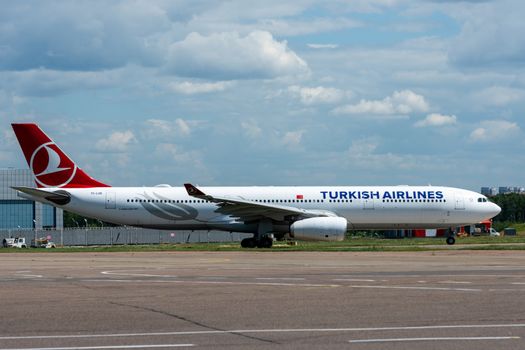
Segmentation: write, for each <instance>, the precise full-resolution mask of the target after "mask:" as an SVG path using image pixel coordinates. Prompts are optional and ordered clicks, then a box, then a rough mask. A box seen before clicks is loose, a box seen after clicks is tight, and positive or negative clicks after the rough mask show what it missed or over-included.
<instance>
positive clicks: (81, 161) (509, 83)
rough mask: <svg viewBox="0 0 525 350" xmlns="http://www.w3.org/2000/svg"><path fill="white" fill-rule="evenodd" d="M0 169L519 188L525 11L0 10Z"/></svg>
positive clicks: (442, 2)
mask: <svg viewBox="0 0 525 350" xmlns="http://www.w3.org/2000/svg"><path fill="white" fill-rule="evenodd" d="M0 8H1V9H2V10H1V11H0V131H1V134H0V136H1V137H0V167H3V168H7V167H15V168H27V164H26V163H25V160H24V159H23V156H22V153H21V151H20V148H19V146H18V143H17V142H16V139H15V137H14V134H13V132H12V129H11V127H10V123H12V122H36V123H38V124H39V125H40V126H41V127H42V128H43V129H44V130H45V132H46V133H47V134H48V135H49V136H50V137H51V138H52V139H53V140H54V141H55V142H56V143H57V144H58V145H59V146H60V147H61V148H62V149H63V150H64V151H65V152H66V153H68V154H69V155H70V156H71V157H72V158H73V159H74V160H75V162H76V163H77V164H78V165H79V166H80V167H81V168H83V169H84V170H86V171H87V172H88V173H89V174H90V175H91V176H92V177H94V178H96V179H98V180H100V181H102V182H105V183H108V184H111V185H114V186H153V185H157V184H170V185H172V186H180V185H182V184H183V183H185V182H191V183H194V184H198V185H202V186H222V185H225V186H226V185H227V186H232V185H250V186H251V185H348V186H351V185H402V184H408V185H427V184H431V185H444V186H455V187H462V188H466V189H473V190H478V191H479V189H480V187H481V186H504V185H507V186H523V185H525V179H524V176H523V173H521V171H522V168H523V164H525V140H524V130H523V129H524V128H525V122H524V113H525V35H523V34H524V33H525V21H523V13H525V2H523V1H519V0H514V1H509V0H498V1H490V0H486V1H482V0H480V1H475V0H471V1H446V0H435V1H431V0H427V1H421V0H419V1H415V0H370V1H365V0H349V1H343V0H340V1H307V0H304V1H303V0H295V1H283V0H279V1H276V0H266V1H247V0H234V1H208V0H188V1H184V0H180V1H177V0H175V1H150V0H148V1H6V0H0Z"/></svg>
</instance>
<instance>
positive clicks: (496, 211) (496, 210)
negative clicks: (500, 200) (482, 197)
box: [489, 203, 501, 218]
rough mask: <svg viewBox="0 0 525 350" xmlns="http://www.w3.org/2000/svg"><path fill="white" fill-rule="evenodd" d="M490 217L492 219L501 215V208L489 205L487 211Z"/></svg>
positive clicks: (492, 204)
mask: <svg viewBox="0 0 525 350" xmlns="http://www.w3.org/2000/svg"><path fill="white" fill-rule="evenodd" d="M489 213H490V217H491V218H492V217H494V216H496V215H498V214H499V213H501V208H500V206H499V205H497V204H496V203H490V209H489Z"/></svg>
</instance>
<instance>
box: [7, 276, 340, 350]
mask: <svg viewBox="0 0 525 350" xmlns="http://www.w3.org/2000/svg"><path fill="white" fill-rule="evenodd" d="M83 281H84V282H103V283H104V282H105V283H108V282H110V283H113V282H117V283H119V282H126V283H182V284H184V283H186V284H225V285H231V286H244V285H248V286H283V287H325V288H326V287H330V288H333V287H341V285H340V284H311V283H284V282H282V283H281V282H235V281H202V280H171V281H168V280H120V279H87V280H83ZM0 350H1V349H0Z"/></svg>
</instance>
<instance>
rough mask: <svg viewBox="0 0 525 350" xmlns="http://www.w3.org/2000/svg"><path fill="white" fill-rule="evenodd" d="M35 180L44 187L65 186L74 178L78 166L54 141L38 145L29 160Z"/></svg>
mask: <svg viewBox="0 0 525 350" xmlns="http://www.w3.org/2000/svg"><path fill="white" fill-rule="evenodd" d="M29 167H30V168H31V171H32V172H33V175H34V176H35V181H36V182H37V183H38V184H40V185H41V186H44V187H63V186H66V185H67V184H69V183H70V182H71V180H73V178H74V177H75V174H76V173H77V166H76V164H75V163H73V162H72V161H71V160H69V159H68V158H67V157H66V156H65V155H64V154H63V153H62V151H61V150H60V149H59V148H58V146H57V145H55V143H54V142H47V143H44V144H42V145H40V146H38V147H37V148H36V149H35V151H34V152H33V154H32V155H31V159H30V161H29Z"/></svg>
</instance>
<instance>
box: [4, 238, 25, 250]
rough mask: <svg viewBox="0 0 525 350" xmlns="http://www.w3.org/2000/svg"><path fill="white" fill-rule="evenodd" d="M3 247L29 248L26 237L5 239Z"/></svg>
mask: <svg viewBox="0 0 525 350" xmlns="http://www.w3.org/2000/svg"><path fill="white" fill-rule="evenodd" d="M2 246H3V247H4V248H27V244H26V238H25V237H15V238H13V237H10V238H4V240H3V241H2Z"/></svg>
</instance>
